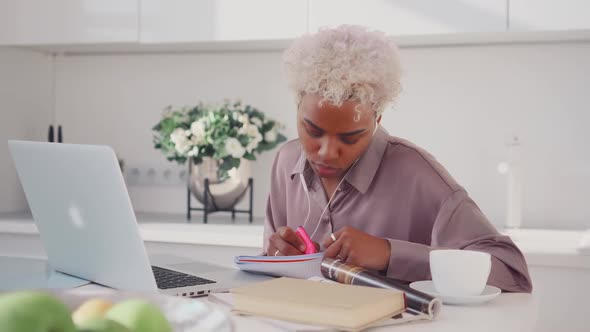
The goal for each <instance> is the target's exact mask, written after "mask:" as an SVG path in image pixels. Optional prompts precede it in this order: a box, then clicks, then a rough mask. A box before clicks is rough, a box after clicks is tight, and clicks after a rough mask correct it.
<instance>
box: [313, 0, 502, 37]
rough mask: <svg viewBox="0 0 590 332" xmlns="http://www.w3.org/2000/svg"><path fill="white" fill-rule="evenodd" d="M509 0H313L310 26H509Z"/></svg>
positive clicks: (417, 31) (450, 29)
mask: <svg viewBox="0 0 590 332" xmlns="http://www.w3.org/2000/svg"><path fill="white" fill-rule="evenodd" d="M506 8H507V1H506V0H365V1H355V0H312V1H310V5H309V28H310V31H316V30H317V29H318V28H320V27H323V26H329V27H333V26H337V25H340V24H358V25H364V26H368V27H370V28H373V29H377V30H381V31H384V32H386V33H388V34H391V35H423V34H427V35H428V34H450V33H465V32H482V31H484V32H491V31H505V30H506V20H507V15H506Z"/></svg>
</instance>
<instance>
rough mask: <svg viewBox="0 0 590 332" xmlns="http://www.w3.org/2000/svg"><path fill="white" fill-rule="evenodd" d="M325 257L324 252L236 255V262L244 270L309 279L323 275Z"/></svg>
mask: <svg viewBox="0 0 590 332" xmlns="http://www.w3.org/2000/svg"><path fill="white" fill-rule="evenodd" d="M323 257H324V253H323V252H318V253H316V254H310V255H296V256H236V257H234V264H235V265H236V267H237V268H238V269H240V270H242V271H248V272H254V273H261V274H266V275H271V276H275V277H291V278H299V279H307V278H311V277H316V276H321V275H322V273H321V271H320V266H321V265H322V258H323Z"/></svg>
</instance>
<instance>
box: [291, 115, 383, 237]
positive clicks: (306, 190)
mask: <svg viewBox="0 0 590 332" xmlns="http://www.w3.org/2000/svg"><path fill="white" fill-rule="evenodd" d="M377 129H379V123H377V122H376V123H375V129H374V130H373V134H372V136H375V133H376V132H377ZM359 159H360V158H359ZM359 159H357V160H355V161H354V163H352V165H351V166H350V167H349V168H348V171H346V174H344V176H343V177H342V179H341V180H340V182H338V186H337V187H336V189H335V190H334V192H333V193H332V196H331V197H330V199H329V200H328V204H327V205H326V207H325V208H324V210H323V211H322V214H321V215H320V218H319V219H318V223H317V225H316V227H315V229H314V231H313V233H312V234H311V236H310V237H309V238H310V239H312V238H313V236H314V235H315V233H317V231H318V229H319V228H320V224H321V223H322V218H323V217H324V214H325V213H326V210H327V209H328V208H329V207H330V203H332V199H333V198H334V196H336V192H338V189H339V188H340V185H342V182H344V179H346V176H347V175H348V173H349V172H350V171H351V170H352V168H353V167H354V165H356V163H357V162H358V161H359ZM299 178H300V179H301V183H302V184H303V190H304V191H305V194H306V195H307V217H305V221H304V222H303V226H302V227H303V228H305V225H306V224H307V221H308V220H309V215H310V213H311V201H310V199H309V189H308V188H307V183H306V182H305V177H304V176H303V173H299ZM330 222H331V221H330ZM331 226H332V229H333V228H334V227H333V225H331Z"/></svg>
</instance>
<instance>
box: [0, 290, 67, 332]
mask: <svg viewBox="0 0 590 332" xmlns="http://www.w3.org/2000/svg"><path fill="white" fill-rule="evenodd" d="M0 331H7V332H8V331H15V332H16V331H31V332H33V331H34V332H49V331H51V332H53V331H60V332H75V331H76V327H75V326H74V322H73V321H72V317H71V314H70V309H69V308H68V307H67V306H66V305H65V304H63V303H62V302H61V301H60V300H59V299H58V298H56V297H55V296H53V295H51V294H49V293H44V292H39V291H19V292H12V293H6V294H2V295H0Z"/></svg>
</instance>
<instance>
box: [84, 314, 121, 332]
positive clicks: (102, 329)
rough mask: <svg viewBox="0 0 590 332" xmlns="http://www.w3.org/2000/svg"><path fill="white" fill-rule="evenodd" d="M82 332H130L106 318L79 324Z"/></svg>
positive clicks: (90, 319) (93, 319)
mask: <svg viewBox="0 0 590 332" xmlns="http://www.w3.org/2000/svg"><path fill="white" fill-rule="evenodd" d="M77 327H78V331H80V332H129V329H128V328H126V327H125V326H124V325H122V324H120V323H117V322H115V321H113V320H110V319H106V318H104V317H93V318H89V319H87V320H85V321H83V322H82V323H80V324H77Z"/></svg>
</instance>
